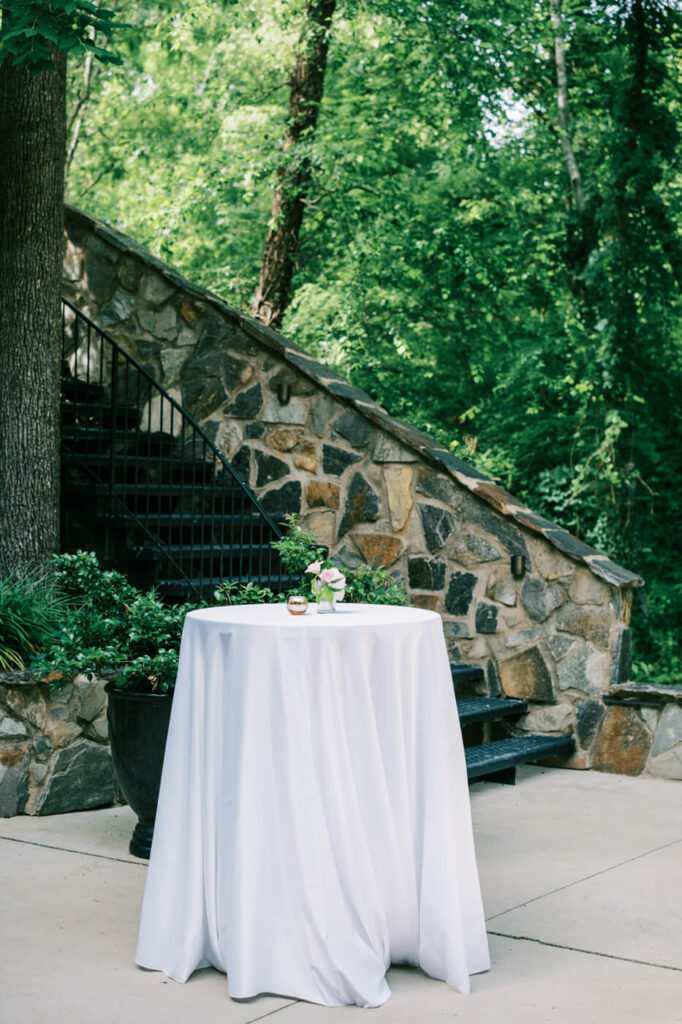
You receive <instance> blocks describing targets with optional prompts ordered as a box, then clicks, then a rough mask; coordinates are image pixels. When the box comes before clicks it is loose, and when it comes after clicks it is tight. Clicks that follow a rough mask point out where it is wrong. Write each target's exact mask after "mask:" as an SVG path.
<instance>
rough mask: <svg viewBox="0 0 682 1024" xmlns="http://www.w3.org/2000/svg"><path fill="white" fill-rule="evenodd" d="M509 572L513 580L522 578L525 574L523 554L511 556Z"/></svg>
mask: <svg viewBox="0 0 682 1024" xmlns="http://www.w3.org/2000/svg"><path fill="white" fill-rule="evenodd" d="M511 574H512V576H513V577H514V579H515V580H522V579H523V577H524V576H525V575H526V560H525V558H524V557H523V555H512V556H511Z"/></svg>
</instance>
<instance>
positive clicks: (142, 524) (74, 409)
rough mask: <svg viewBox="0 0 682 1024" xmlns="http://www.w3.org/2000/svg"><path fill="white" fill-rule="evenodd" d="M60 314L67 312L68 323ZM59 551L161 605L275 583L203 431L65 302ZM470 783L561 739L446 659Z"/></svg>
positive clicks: (280, 584)
mask: <svg viewBox="0 0 682 1024" xmlns="http://www.w3.org/2000/svg"><path fill="white" fill-rule="evenodd" d="M67 317H69V318H70V320H69V321H68V324H67ZM65 325H67V326H68V329H66V328H65V332H64V350H63V357H64V374H63V378H62V404H61V409H62V523H63V535H62V550H64V551H75V550H77V549H78V548H85V549H86V550H94V551H96V552H97V553H98V555H99V556H100V559H101V561H102V564H104V565H105V566H111V567H115V568H116V569H118V570H119V571H121V572H123V573H125V574H126V575H127V576H128V578H129V579H130V580H131V582H132V583H134V584H135V585H136V586H138V587H140V588H141V589H148V588H150V587H152V586H154V587H155V588H156V589H157V592H158V593H159V594H160V595H161V596H162V597H163V598H164V599H165V600H167V601H171V602H178V603H180V602H184V601H187V600H195V599H197V598H199V599H208V600H211V598H212V595H213V590H214V589H215V587H216V586H217V584H219V583H221V582H223V581H224V580H226V579H229V580H234V581H237V582H242V583H247V582H252V583H254V584H256V585H257V586H267V587H269V588H271V589H273V590H282V589H285V588H286V587H288V586H290V585H292V584H293V583H295V582H298V579H297V578H296V579H294V578H291V577H289V576H287V575H286V574H285V573H284V572H283V571H282V568H281V565H280V563H279V557H278V556H277V554H276V552H274V551H273V550H272V548H271V546H270V542H271V541H272V540H274V539H277V538H278V537H281V532H280V531H279V529H278V528H277V526H276V525H275V523H274V522H273V520H272V519H271V518H270V517H269V515H268V514H267V512H266V511H265V510H264V509H263V507H262V506H261V505H260V504H259V502H258V500H257V499H256V497H255V495H254V494H253V492H251V491H250V489H249V488H248V487H246V486H245V485H244V483H243V482H242V481H241V480H240V479H239V477H238V476H237V474H236V473H235V472H234V470H233V469H232V467H231V466H230V465H229V464H228V463H227V462H226V460H225V459H224V458H223V457H222V455H221V454H220V453H219V452H218V450H217V449H216V448H215V446H214V445H213V444H212V442H211V441H210V439H209V438H208V437H207V436H206V435H205V434H204V433H203V431H202V430H201V428H200V427H199V426H198V425H197V424H196V423H195V422H194V421H193V420H192V419H191V417H189V416H188V415H187V414H186V413H185V412H184V410H183V409H181V408H180V406H179V405H178V404H177V402H175V401H174V400H173V399H172V398H171V397H170V396H169V395H168V394H167V393H166V392H165V391H164V390H163V389H162V388H160V387H159V386H158V385H157V384H156V382H155V381H154V380H153V379H152V378H151V377H150V375H149V374H148V373H147V372H146V370H144V368H143V367H141V366H140V365H139V364H137V363H136V362H135V361H134V360H133V359H131V358H130V357H129V356H128V355H127V354H126V353H125V352H124V351H123V350H122V349H120V347H119V346H118V345H117V344H116V342H115V341H114V340H113V339H112V338H110V337H109V336H108V335H106V334H104V332H102V331H100V330H99V328H97V326H96V325H95V324H94V323H93V322H92V321H90V320H89V319H88V318H87V317H85V316H84V315H83V314H82V313H80V311H78V310H76V309H75V307H73V306H71V305H70V304H69V303H66V302H65ZM452 677H453V684H454V686H455V693H456V695H457V697H458V710H459V717H460V722H461V725H462V733H463V736H464V744H465V752H466V763H467V774H468V777H469V779H470V780H475V779H492V780H497V781H500V782H506V783H513V782H514V781H515V772H516V766H517V765H518V764H522V763H524V762H527V761H535V760H540V759H542V760H544V759H546V758H552V757H556V758H567V757H569V756H570V755H571V754H572V753H573V751H574V748H575V744H574V741H573V740H572V739H570V738H568V737H556V736H532V735H523V736H514V735H511V734H510V732H509V730H508V728H507V723H510V722H513V721H514V719H516V718H518V717H519V716H520V715H522V714H523V713H524V712H525V711H526V710H527V707H526V704H525V702H524V701H522V700H511V699H507V698H504V697H495V696H481V695H480V693H481V691H482V690H484V689H485V681H484V673H483V670H482V669H481V668H477V667H474V666H468V665H453V666H452Z"/></svg>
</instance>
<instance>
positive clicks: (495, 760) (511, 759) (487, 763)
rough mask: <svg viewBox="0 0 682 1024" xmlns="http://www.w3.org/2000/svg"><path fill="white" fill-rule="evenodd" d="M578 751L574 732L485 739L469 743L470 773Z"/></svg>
mask: <svg viewBox="0 0 682 1024" xmlns="http://www.w3.org/2000/svg"><path fill="white" fill-rule="evenodd" d="M574 752H575V740H573V739H572V738H571V737H570V736H532V735H531V736H510V737H509V738H508V739H505V740H494V741H493V742H492V743H481V744H480V745H479V746H476V747H467V748H466V750H465V751H464V756H465V757H466V766H467V776H468V778H470V779H478V778H482V777H483V776H485V775H493V774H495V773H497V772H502V771H505V770H506V769H509V768H514V767H515V766H516V765H517V764H526V763H527V762H528V761H537V760H538V758H546V757H570V756H571V754H573V753H574Z"/></svg>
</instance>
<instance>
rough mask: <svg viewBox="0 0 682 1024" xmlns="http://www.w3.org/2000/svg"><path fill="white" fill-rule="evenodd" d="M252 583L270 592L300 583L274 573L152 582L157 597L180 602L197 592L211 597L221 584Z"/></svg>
mask: <svg viewBox="0 0 682 1024" xmlns="http://www.w3.org/2000/svg"><path fill="white" fill-rule="evenodd" d="M228 579H229V581H230V582H231V583H253V584H255V586H257V587H269V588H270V589H271V590H274V591H276V592H277V591H280V590H285V589H286V588H287V587H290V586H294V585H296V584H298V583H300V578H299V577H298V576H284V575H282V576H280V575H278V574H277V573H276V572H273V573H252V574H251V575H248V576H229V577H224V576H214V577H210V578H209V577H206V576H204V577H201V578H196V579H186V580H180V579H164V580H156V581H155V582H154V588H155V589H156V590H157V591H158V593H159V595H160V596H161V597H164V598H180V599H181V600H182V601H191V600H193V599H194V597H195V596H196V592H197V591H199V592H200V593H202V594H203V595H204V597H211V598H212V597H213V591H214V590H215V589H216V587H219V586H220V584H221V583H225V582H227V580H228Z"/></svg>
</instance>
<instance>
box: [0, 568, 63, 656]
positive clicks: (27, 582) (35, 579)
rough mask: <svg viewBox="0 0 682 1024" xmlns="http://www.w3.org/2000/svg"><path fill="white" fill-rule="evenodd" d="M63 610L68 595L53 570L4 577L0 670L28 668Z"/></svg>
mask: <svg viewBox="0 0 682 1024" xmlns="http://www.w3.org/2000/svg"><path fill="white" fill-rule="evenodd" d="M63 614H64V597H63V595H62V594H61V592H60V589H59V584H58V582H57V580H56V579H55V576H54V574H53V573H51V572H50V571H49V570H46V569H32V570H24V571H23V572H21V573H16V574H14V575H12V576H10V577H6V578H5V579H2V580H0V670H1V671H4V672H9V671H12V670H14V669H22V668H24V665H25V662H26V661H27V660H29V659H30V658H31V657H32V656H33V655H34V654H35V653H36V652H37V651H39V650H41V649H42V648H43V647H44V646H45V645H46V644H48V643H49V642H50V641H51V639H52V637H53V636H54V635H55V634H56V632H57V629H58V626H59V622H60V618H61V617H62V616H63Z"/></svg>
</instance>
